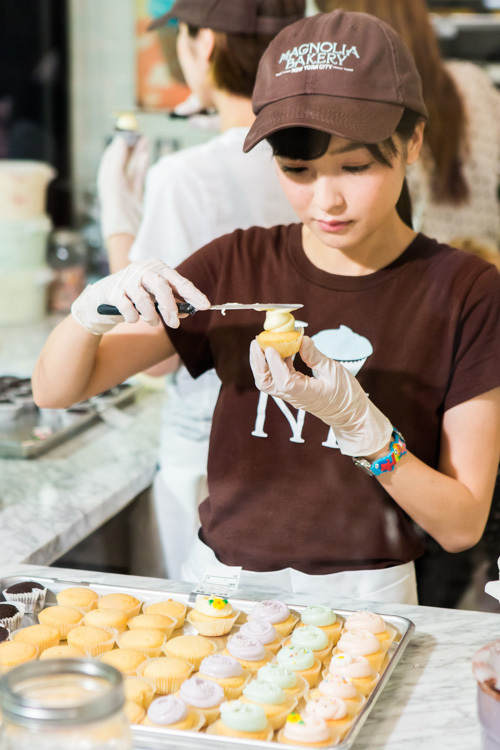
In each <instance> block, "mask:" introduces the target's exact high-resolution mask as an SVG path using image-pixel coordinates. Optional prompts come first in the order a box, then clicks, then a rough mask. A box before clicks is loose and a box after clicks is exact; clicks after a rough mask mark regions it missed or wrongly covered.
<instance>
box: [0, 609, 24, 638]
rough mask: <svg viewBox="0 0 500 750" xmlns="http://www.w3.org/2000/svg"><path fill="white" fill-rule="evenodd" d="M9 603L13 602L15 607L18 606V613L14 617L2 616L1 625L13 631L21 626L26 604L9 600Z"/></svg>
mask: <svg viewBox="0 0 500 750" xmlns="http://www.w3.org/2000/svg"><path fill="white" fill-rule="evenodd" d="M7 603H8V604H12V605H13V606H14V607H17V610H18V611H17V615H13V616H12V617H2V618H0V627H2V628H7V630H10V632H11V633H12V631H13V630H17V629H18V628H20V627H21V623H22V621H23V617H24V613H25V611H26V610H25V606H24V604H23V603H22V602H7Z"/></svg>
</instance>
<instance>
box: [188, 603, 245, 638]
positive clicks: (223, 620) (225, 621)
mask: <svg viewBox="0 0 500 750" xmlns="http://www.w3.org/2000/svg"><path fill="white" fill-rule="evenodd" d="M193 611H194V610H192V611H191V612H188V614H187V615H186V620H187V621H188V622H189V624H190V625H192V626H193V628H194V629H195V630H197V631H198V633H199V634H200V635H206V636H209V637H211V636H212V637H214V636H215V637H217V636H220V635H227V634H228V633H229V631H230V630H231V629H232V627H233V625H234V623H235V622H236V620H237V619H238V617H239V616H240V611H239V609H234V610H233V616H232V617H213V618H212V619H211V620H193V619H192V612H193ZM212 620H213V621H212Z"/></svg>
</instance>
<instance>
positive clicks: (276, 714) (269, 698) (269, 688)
mask: <svg viewBox="0 0 500 750" xmlns="http://www.w3.org/2000/svg"><path fill="white" fill-rule="evenodd" d="M240 700H241V701H242V702H246V701H248V702H250V703H256V704H257V705H259V706H262V708H263V709H264V711H265V714H266V716H267V720H268V721H269V723H270V724H271V726H272V728H273V729H274V730H276V729H281V727H282V726H283V724H284V723H285V721H286V717H287V716H288V714H289V713H291V712H292V711H293V710H294V709H295V707H296V705H297V698H292V696H291V695H286V693H285V692H284V691H283V690H282V689H281V688H280V687H279V685H273V684H272V683H271V682H262V681H260V680H251V681H250V682H249V683H248V684H247V685H245V687H244V688H243V695H242V696H241V698H240Z"/></svg>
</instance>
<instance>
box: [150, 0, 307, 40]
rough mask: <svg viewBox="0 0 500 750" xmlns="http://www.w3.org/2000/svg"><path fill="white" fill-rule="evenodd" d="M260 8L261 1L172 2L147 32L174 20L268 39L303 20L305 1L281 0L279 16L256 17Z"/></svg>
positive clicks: (199, 0) (192, 0)
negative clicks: (283, 10)
mask: <svg viewBox="0 0 500 750" xmlns="http://www.w3.org/2000/svg"><path fill="white" fill-rule="evenodd" d="M261 5H262V0H176V2H175V3H174V4H173V6H172V9H171V10H170V11H169V12H168V13H165V14H164V15H163V16H160V17H159V18H157V19H156V20H155V21H153V23H151V24H150V25H149V26H148V30H149V31H151V30H152V29H159V28H160V27H161V26H165V24H167V23H168V22H169V21H171V20H174V19H175V20H177V21H181V22H182V23H188V24H190V25H191V26H198V27H200V28H209V29H213V31H223V32H225V33H226V34H263V35H270V36H272V35H274V34H277V33H278V31H281V29H283V28H284V27H285V26H287V25H288V24H290V23H293V22H294V21H297V20H298V19H299V18H302V17H303V15H304V13H305V6H306V1H305V0H285V13H284V14H281V15H280V16H263V15H262V16H261V15H258V13H259V8H260V6H261ZM286 6H289V8H287V7H286Z"/></svg>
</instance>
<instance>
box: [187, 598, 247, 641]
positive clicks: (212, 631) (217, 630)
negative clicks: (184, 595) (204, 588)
mask: <svg viewBox="0 0 500 750" xmlns="http://www.w3.org/2000/svg"><path fill="white" fill-rule="evenodd" d="M239 614H240V612H239V610H237V609H233V607H232V606H231V605H230V604H229V602H228V600H227V599H222V598H221V597H219V596H198V597H197V598H196V605H195V607H194V609H192V610H191V611H190V612H189V613H188V615H187V617H186V619H187V621H188V622H189V623H191V625H192V626H193V627H194V628H195V629H196V630H197V631H198V633H200V635H207V636H219V635H226V634H227V633H229V631H230V630H231V628H232V627H233V625H234V623H235V622H236V620H237V619H238V617H239Z"/></svg>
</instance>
